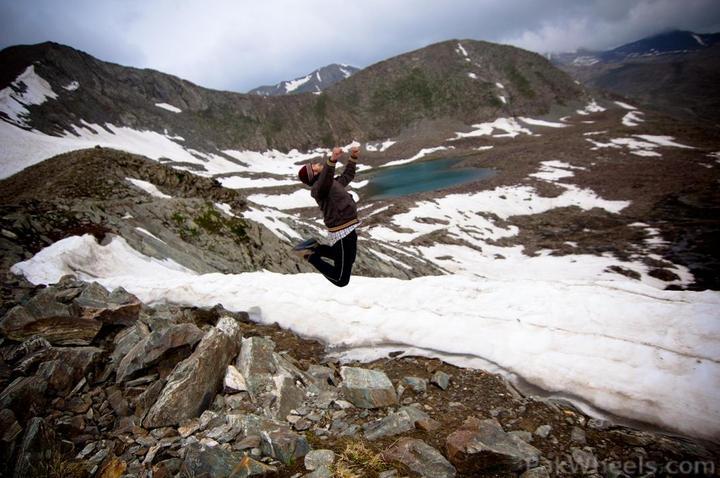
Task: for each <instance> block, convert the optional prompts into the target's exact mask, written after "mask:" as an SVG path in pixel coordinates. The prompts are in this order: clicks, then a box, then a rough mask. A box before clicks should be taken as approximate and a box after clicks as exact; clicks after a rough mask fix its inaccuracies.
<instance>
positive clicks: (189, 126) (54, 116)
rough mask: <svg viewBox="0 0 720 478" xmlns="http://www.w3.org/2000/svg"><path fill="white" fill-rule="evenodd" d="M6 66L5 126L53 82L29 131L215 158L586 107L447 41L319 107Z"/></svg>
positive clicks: (575, 90) (524, 59) (550, 79)
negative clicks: (126, 136)
mask: <svg viewBox="0 0 720 478" xmlns="http://www.w3.org/2000/svg"><path fill="white" fill-rule="evenodd" d="M0 65H2V68H0V70H2V72H3V73H2V77H1V78H0V88H4V90H3V92H4V93H3V96H2V98H3V102H2V104H0V107H1V108H0V110H1V111H2V112H3V113H2V115H3V119H5V120H6V121H7V120H9V119H11V117H12V114H11V113H12V110H13V108H17V107H18V105H17V104H16V103H13V102H12V99H11V98H9V97H10V96H12V94H15V95H16V96H17V95H21V94H22V91H23V89H25V88H27V84H26V83H23V81H22V78H18V77H19V76H20V75H23V74H27V75H28V76H29V77H30V78H31V79H33V81H35V82H41V80H44V81H46V82H47V85H48V86H47V88H48V89H49V91H51V92H52V94H49V95H47V98H46V99H45V101H44V102H35V103H39V104H33V103H34V102H32V101H30V102H28V101H24V100H22V99H21V101H22V102H23V103H25V104H26V105H27V107H26V108H27V110H28V111H29V118H26V119H25V120H24V121H23V122H21V126H22V127H24V128H26V129H29V128H34V129H36V130H38V131H41V132H44V133H48V134H54V135H61V134H75V131H74V128H85V127H87V126H88V124H89V125H98V126H97V128H103V127H104V128H105V129H107V127H106V126H104V125H106V124H108V123H109V124H111V125H113V126H115V127H128V128H132V129H134V130H149V131H154V132H157V133H159V134H161V135H164V136H167V137H170V138H173V139H176V138H181V139H177V141H180V140H182V146H183V147H186V148H191V149H193V150H197V151H202V152H206V153H208V152H213V153H214V152H217V151H219V150H224V149H233V150H240V149H253V150H265V149H270V148H276V149H291V148H300V149H309V148H312V147H315V146H319V145H326V146H327V145H333V144H347V143H348V142H349V141H351V140H353V139H357V140H360V141H362V140H368V139H385V138H387V137H388V136H392V135H396V134H399V133H400V132H402V131H403V130H405V129H407V128H408V127H411V126H413V125H414V124H416V123H418V122H421V121H424V120H429V121H433V120H437V119H448V118H450V119H453V120H454V121H456V122H457V121H458V120H459V121H461V122H465V123H472V122H476V121H482V120H487V119H494V118H496V117H498V116H501V115H508V114H511V113H513V114H527V115H531V114H543V113H547V112H549V111H550V109H551V108H552V107H553V106H555V105H558V104H562V103H567V102H571V101H574V100H577V101H579V100H580V99H581V97H582V95H583V91H582V89H581V88H579V87H578V86H576V85H575V84H573V82H572V80H570V78H569V77H568V76H567V75H565V74H564V73H562V72H560V71H558V70H557V69H555V68H554V67H553V66H552V65H551V64H550V63H549V62H548V61H547V60H545V59H544V58H542V57H541V56H539V55H536V54H534V53H530V52H526V51H523V50H519V49H517V48H513V47H507V46H499V45H493V44H489V43H484V42H475V41H462V42H458V41H449V42H444V43H439V44H436V45H431V46H429V47H426V48H423V49H420V50H417V51H414V52H411V53H407V54H405V55H400V56H398V57H395V58H392V59H389V60H386V61H383V62H381V63H378V64H376V65H373V66H371V67H369V68H367V69H365V70H364V71H363V72H361V73H359V74H356V75H353V76H352V77H350V78H348V79H347V80H345V81H343V82H341V83H338V84H336V85H334V86H333V87H331V88H330V89H329V90H327V92H325V93H323V94H321V95H312V94H298V95H285V96H281V97H262V96H259V95H243V94H238V93H231V92H222V91H213V90H209V89H206V88H202V87H199V86H197V85H194V84H192V83H190V82H188V81H185V80H182V79H180V78H177V77H174V76H171V75H166V74H163V73H159V72H157V71H152V70H139V69H136V68H127V67H123V66H119V65H115V64H111V63H106V62H102V61H99V60H97V59H95V58H93V57H91V56H89V55H87V54H85V53H82V52H79V51H77V50H74V49H71V48H68V47H65V46H62V45H58V44H53V43H44V44H41V45H35V46H17V47H11V48H7V49H6V50H4V51H2V52H0ZM31 67H32V71H30V72H28V69H29V68H31ZM31 73H32V74H31ZM38 78H40V80H38ZM499 85H503V86H502V87H500V86H499ZM500 97H502V99H501V98H500ZM15 123H17V122H15ZM99 125H103V126H99ZM171 159H172V158H171Z"/></svg>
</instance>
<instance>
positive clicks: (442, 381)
mask: <svg viewBox="0 0 720 478" xmlns="http://www.w3.org/2000/svg"><path fill="white" fill-rule="evenodd" d="M430 383H433V384H435V385H437V386H438V387H440V388H441V389H442V390H447V388H448V387H449V386H450V375H448V374H446V373H445V372H443V371H441V370H438V371H437V372H435V373H434V374H433V376H432V378H430Z"/></svg>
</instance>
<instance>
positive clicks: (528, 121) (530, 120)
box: [518, 116, 569, 128]
mask: <svg viewBox="0 0 720 478" xmlns="http://www.w3.org/2000/svg"><path fill="white" fill-rule="evenodd" d="M518 119H519V120H520V121H522V122H523V123H525V124H529V125H533V126H546V127H548V128H567V127H568V126H569V125H567V124H563V123H557V122H554V121H545V120H539V119H533V118H524V117H522V116H520V117H518Z"/></svg>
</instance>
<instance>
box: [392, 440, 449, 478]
mask: <svg viewBox="0 0 720 478" xmlns="http://www.w3.org/2000/svg"><path fill="white" fill-rule="evenodd" d="M383 457H384V458H385V459H386V460H395V461H399V462H400V463H402V464H404V465H405V466H407V467H408V468H410V469H411V470H412V471H414V472H415V473H418V474H419V475H420V476H422V477H427V478H454V477H455V475H456V474H457V472H456V471H455V467H454V466H452V465H451V464H450V462H449V461H447V459H445V457H444V456H442V454H441V453H440V452H439V451H437V450H436V449H435V448H433V447H431V446H430V445H428V444H427V443H425V442H424V441H422V440H418V439H417V438H401V439H400V440H399V441H398V442H397V443H396V444H395V445H394V446H392V447H391V448H390V449H389V450H387V451H386V452H385V453H383Z"/></svg>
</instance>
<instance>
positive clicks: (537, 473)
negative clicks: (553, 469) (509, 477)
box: [520, 466, 550, 478]
mask: <svg viewBox="0 0 720 478" xmlns="http://www.w3.org/2000/svg"><path fill="white" fill-rule="evenodd" d="M520 478H550V474H549V473H548V471H547V468H545V467H544V466H538V467H537V468H533V469H531V470H528V471H526V472H525V473H523V474H522V475H520Z"/></svg>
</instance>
